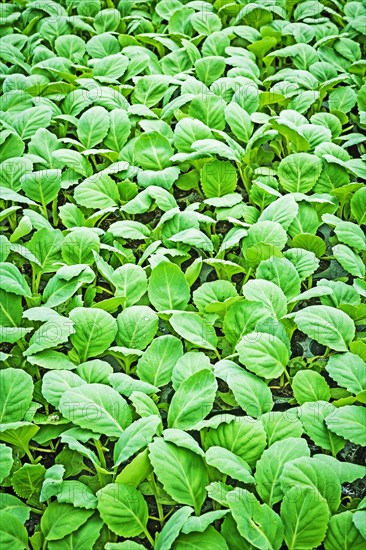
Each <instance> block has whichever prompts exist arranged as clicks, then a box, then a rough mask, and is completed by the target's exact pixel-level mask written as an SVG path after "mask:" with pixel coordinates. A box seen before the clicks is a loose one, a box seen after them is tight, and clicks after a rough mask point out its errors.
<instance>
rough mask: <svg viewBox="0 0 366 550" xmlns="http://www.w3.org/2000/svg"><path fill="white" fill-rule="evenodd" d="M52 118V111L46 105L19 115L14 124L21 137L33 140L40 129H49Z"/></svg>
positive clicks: (32, 108)
mask: <svg viewBox="0 0 366 550" xmlns="http://www.w3.org/2000/svg"><path fill="white" fill-rule="evenodd" d="M51 118H52V111H51V109H50V108H49V107H47V106H45V105H43V106H42V105H38V106H37V107H31V108H30V109H26V110H25V111H23V112H21V113H19V114H18V115H17V116H16V117H15V120H14V122H13V124H14V128H15V129H16V131H17V132H18V134H19V136H20V137H21V138H22V139H23V140H24V139H29V138H31V137H32V136H33V135H34V134H35V133H36V131H37V130H39V129H40V128H47V126H49V125H50V123H51Z"/></svg>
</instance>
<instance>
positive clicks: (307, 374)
mask: <svg viewBox="0 0 366 550" xmlns="http://www.w3.org/2000/svg"><path fill="white" fill-rule="evenodd" d="M292 390H293V392H294V397H295V399H296V401H297V402H298V403H299V405H302V404H303V403H306V402H308V401H329V399H330V388H329V386H328V384H327V382H326V380H325V378H323V376H322V375H321V374H319V373H318V372H316V371H312V370H300V371H298V372H297V373H296V374H295V376H294V378H293V380H292Z"/></svg>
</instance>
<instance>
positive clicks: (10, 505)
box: [0, 493, 30, 524]
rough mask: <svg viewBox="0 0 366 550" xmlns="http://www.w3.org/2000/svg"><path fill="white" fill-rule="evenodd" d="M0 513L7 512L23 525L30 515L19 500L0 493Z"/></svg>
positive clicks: (27, 508) (28, 510) (26, 507)
mask: <svg viewBox="0 0 366 550" xmlns="http://www.w3.org/2000/svg"><path fill="white" fill-rule="evenodd" d="M0 510H1V513H4V512H7V513H9V514H11V515H12V516H13V517H15V518H16V519H18V520H19V521H20V522H21V523H22V524H24V523H25V522H26V521H27V520H28V519H29V515H30V509H29V507H28V506H26V505H25V504H24V503H23V502H22V501H21V500H20V499H19V498H17V497H15V496H13V495H9V494H7V493H2V494H1V497H0Z"/></svg>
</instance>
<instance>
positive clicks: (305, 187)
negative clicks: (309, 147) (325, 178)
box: [278, 153, 322, 193]
mask: <svg viewBox="0 0 366 550" xmlns="http://www.w3.org/2000/svg"><path fill="white" fill-rule="evenodd" d="M321 168H322V162H321V160H320V159H319V157H317V156H315V155H309V154H308V153H295V154H291V155H288V156H287V157H285V158H284V159H283V160H281V162H280V165H279V167H278V177H279V179H280V183H281V185H282V187H283V189H285V191H288V192H289V193H307V192H308V191H311V189H312V188H313V187H314V185H315V184H316V182H317V180H318V178H319V176H320V172H321Z"/></svg>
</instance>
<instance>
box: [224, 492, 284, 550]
mask: <svg viewBox="0 0 366 550" xmlns="http://www.w3.org/2000/svg"><path fill="white" fill-rule="evenodd" d="M227 499H228V502H229V507H230V511H231V514H232V516H233V518H234V520H235V522H236V525H237V528H238V531H239V533H240V534H241V536H242V537H243V538H245V539H246V540H247V541H248V542H249V543H250V544H252V545H253V546H254V547H255V548H261V549H262V550H265V549H267V548H273V549H274V550H279V548H280V547H281V545H282V540H283V525H282V521H281V518H280V517H279V515H278V514H277V513H276V512H274V510H271V508H270V507H269V506H267V504H260V503H259V502H258V500H257V499H256V497H255V496H254V495H253V494H252V493H249V491H247V490H246V489H239V488H237V489H235V490H234V491H231V492H230V493H228V495H227Z"/></svg>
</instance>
